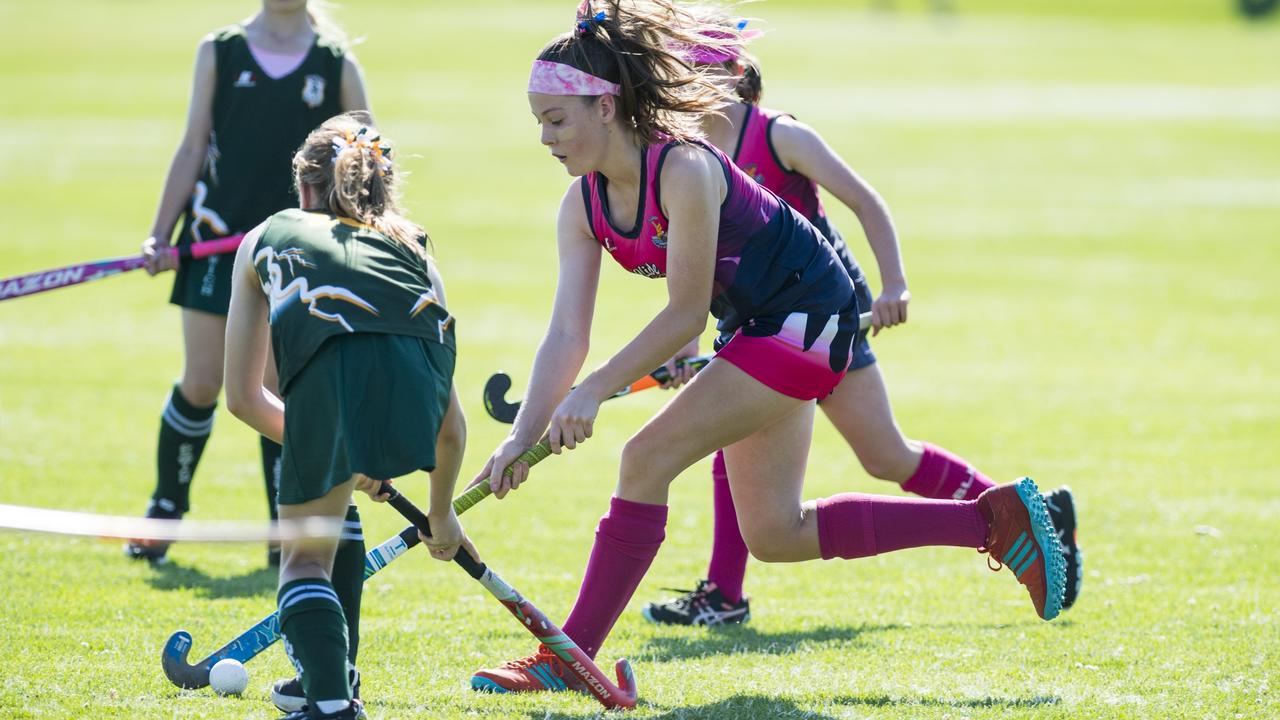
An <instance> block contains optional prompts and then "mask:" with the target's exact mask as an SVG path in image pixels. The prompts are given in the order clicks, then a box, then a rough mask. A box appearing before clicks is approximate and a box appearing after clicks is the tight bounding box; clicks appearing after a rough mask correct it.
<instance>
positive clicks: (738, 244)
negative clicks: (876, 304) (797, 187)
mask: <svg viewBox="0 0 1280 720" xmlns="http://www.w3.org/2000/svg"><path fill="white" fill-rule="evenodd" d="M697 144H698V145H699V146H700V147H702V148H704V149H706V150H707V151H708V152H710V153H712V154H713V155H714V156H715V157H716V159H717V160H718V161H719V162H720V166H721V168H722V169H723V170H724V175H725V180H726V181H727V183H728V192H727V193H726V195H725V199H724V201H723V202H722V203H721V205H720V229H719V236H718V237H717V239H716V268H715V278H714V283H713V290H712V300H711V308H710V310H711V313H712V314H713V315H714V316H715V317H716V318H717V320H718V322H717V324H716V327H717V329H718V330H719V331H720V341H719V342H725V341H727V340H728V338H729V337H730V336H731V335H732V334H733V333H734V332H735V331H737V330H739V329H741V330H742V331H743V332H744V333H746V334H749V335H760V336H768V335H774V334H776V333H778V332H779V331H780V330H781V329H782V324H783V323H784V322H785V321H786V319H787V317H788V316H789V315H792V314H794V313H804V314H807V315H809V316H810V317H811V322H812V324H813V326H814V333H815V336H816V333H818V332H820V331H821V330H822V328H824V327H826V325H827V323H828V321H829V320H830V319H831V318H832V317H833V316H839V317H840V319H841V321H840V325H841V330H842V335H844V336H845V337H843V338H841V339H843V342H839V340H838V341H837V342H836V343H833V348H832V353H833V355H832V364H833V365H835V364H837V363H838V362H843V361H845V360H846V359H847V352H848V349H849V345H850V342H851V340H852V338H853V337H854V335H856V333H857V328H858V308H857V304H858V302H857V300H856V299H855V297H854V287H853V281H852V280H851V278H850V276H849V273H848V272H847V271H846V270H845V268H844V266H843V265H842V263H841V262H840V259H839V258H838V257H837V256H836V253H835V250H834V249H833V248H832V246H831V245H830V244H829V243H828V242H827V241H826V239H825V238H824V237H823V235H822V233H820V232H819V231H818V230H817V229H816V228H814V226H813V224H812V223H810V222H809V221H808V220H806V219H805V218H804V217H803V216H801V215H800V214H799V213H797V212H796V211H795V210H793V209H792V208H791V206H789V205H787V204H786V203H785V202H783V201H782V200H781V199H780V198H779V197H778V196H777V195H775V194H773V193H772V192H771V191H769V190H768V189H766V188H764V187H763V186H761V185H760V184H759V183H757V182H755V181H754V180H753V179H751V178H750V177H748V176H747V174H746V173H744V172H743V171H742V170H741V169H740V168H739V167H738V166H737V165H735V164H734V163H733V162H732V161H731V160H730V159H729V157H728V156H727V155H725V154H724V153H723V152H721V151H720V150H719V149H718V148H715V147H713V146H711V145H708V144H706V143H701V142H699V143H697ZM678 145H679V143H678V142H668V143H662V144H655V145H650V146H648V147H646V148H643V149H642V150H640V152H641V166H640V167H641V171H640V172H641V177H640V187H641V192H642V193H643V195H642V197H641V198H640V202H639V203H638V204H637V209H636V217H635V219H634V221H633V222H632V223H631V227H630V228H626V229H620V228H618V227H617V226H616V225H614V223H613V221H612V219H611V218H610V215H609V208H608V192H607V191H608V182H609V181H608V178H606V177H604V176H603V175H601V174H600V173H591V174H589V175H587V176H586V177H584V178H583V179H582V182H581V187H582V196H583V202H584V203H585V204H586V210H587V217H588V220H589V222H590V223H591V231H592V234H593V235H594V236H595V239H596V241H597V242H599V243H600V244H601V245H602V246H603V247H604V249H605V251H606V252H608V253H609V254H610V255H611V256H612V257H613V259H614V260H616V261H617V262H618V263H619V264H620V265H622V267H623V268H625V269H626V270H629V271H631V272H633V273H636V274H638V275H643V276H645V277H649V278H661V277H666V274H667V227H668V220H667V216H666V214H665V213H663V211H662V196H661V191H662V189H661V187H660V182H659V180H660V178H661V175H662V165H663V163H664V161H665V160H666V157H667V153H668V152H670V151H671V149H672V148H674V147H677V146H678ZM837 354H839V355H841V357H840V358H837V357H836V355H837Z"/></svg>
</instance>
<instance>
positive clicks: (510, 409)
mask: <svg viewBox="0 0 1280 720" xmlns="http://www.w3.org/2000/svg"><path fill="white" fill-rule="evenodd" d="M870 327H871V313H869V312H864V313H862V314H861V315H859V316H858V331H859V332H862V331H865V330H867V329H868V328H870ZM714 357H715V355H714V354H712V355H699V356H698V357H692V358H685V359H684V360H681V361H679V362H677V363H676V365H677V366H687V367H691V368H693V370H694V372H697V371H698V370H701V369H702V368H703V367H705V366H706V364H707V363H709V362H711V359H712V358H714ZM670 379H671V373H670V372H668V371H667V368H666V366H665V365H664V366H662V367H660V368H658V369H657V370H654V371H653V372H651V373H649V374H648V375H645V376H644V377H642V378H640V379H639V380H637V381H635V382H633V383H631V384H630V385H628V386H627V387H624V388H622V389H621V390H619V391H618V392H616V393H614V394H612V395H610V396H609V397H607V398H605V399H606V400H612V399H614V398H620V397H624V396H627V395H630V394H631V393H634V392H639V391H641V390H648V389H649V388H654V387H658V386H659V385H662V384H663V383H665V382H667V381H669V380H670ZM510 389H511V376H510V375H507V374H506V373H504V372H499V373H494V374H493V375H491V376H490V377H489V380H488V381H487V382H486V383H485V384H484V409H485V411H487V412H488V413H489V417H491V418H493V419H494V420H497V421H498V422H501V423H506V424H508V425H510V424H511V423H513V422H515V421H516V413H518V412H520V405H521V403H522V402H523V401H522V400H517V401H515V402H513V403H512V402H507V391H509V390H510Z"/></svg>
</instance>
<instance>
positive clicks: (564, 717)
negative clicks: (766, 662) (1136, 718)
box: [529, 695, 1061, 720]
mask: <svg viewBox="0 0 1280 720" xmlns="http://www.w3.org/2000/svg"><path fill="white" fill-rule="evenodd" d="M1059 702H1061V699H1060V698H1058V697H1057V696H1052V695H1043V696H1036V697H1030V698H1001V697H985V698H965V699H954V700H952V699H948V698H933V697H900V698H895V697H890V696H888V695H844V696H838V697H832V698H815V699H813V700H810V701H807V702H804V703H797V702H796V701H793V700H787V699H785V698H779V697H775V696H770V695H735V696H733V697H731V698H728V699H726V700H721V701H720V702H716V703H710V704H708V705H699V706H695V707H685V708H670V709H664V708H661V707H659V706H657V705H654V704H651V703H647V702H645V701H644V700H643V698H642V699H641V700H640V703H639V705H637V708H642V709H645V710H648V711H651V712H652V711H656V712H660V713H662V714H661V715H658V716H657V717H658V718H661V719H663V720H713V719H719V718H726V719H727V718H734V719H735V720H736V719H737V718H797V719H799V718H803V719H804V720H836V718H837V716H835V715H828V714H825V713H823V712H822V709H823V708H824V707H825V708H827V709H830V708H831V707H832V706H840V707H847V706H855V705H856V706H864V707H878V708H891V707H892V708H909V707H913V706H917V707H942V708H955V709H957V710H965V709H975V708H996V709H1001V710H1025V709H1028V708H1036V707H1041V706H1045V705H1056V704H1058V703H1059ZM815 707H816V708H818V709H816V710H814V709H810V708H815ZM599 717H608V715H607V714H604V713H602V712H601V711H600V710H593V711H591V712H589V713H581V714H578V713H573V714H569V713H557V712H533V713H530V714H529V718H530V720H535V719H536V720H587V719H588V718H599Z"/></svg>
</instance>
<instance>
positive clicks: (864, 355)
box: [643, 18, 1082, 625]
mask: <svg viewBox="0 0 1280 720" xmlns="http://www.w3.org/2000/svg"><path fill="white" fill-rule="evenodd" d="M713 21H714V22H715V23H716V24H717V25H719V26H720V27H721V28H723V30H722V31H720V32H717V33H715V34H716V35H717V36H726V37H727V36H730V35H733V34H738V35H739V36H740V37H741V39H742V40H743V41H746V40H749V39H751V38H753V37H754V36H756V35H757V34H758V33H756V32H753V31H750V30H745V29H744V28H745V25H746V23H745V22H742V23H733V22H730V21H728V20H725V19H723V18H713ZM686 57H687V59H688V60H689V61H690V62H692V63H693V64H694V65H696V66H698V67H701V68H706V69H708V70H710V71H712V72H718V73H723V74H724V76H725V77H727V78H731V79H732V81H733V82H734V83H735V84H736V86H735V92H736V94H737V101H736V102H731V103H728V104H727V105H725V106H724V107H722V108H721V110H720V112H719V113H708V114H705V115H703V116H702V129H703V131H704V132H705V135H706V138H707V140H708V141H709V142H711V143H712V144H714V145H715V146H716V147H719V148H722V149H723V150H724V151H725V153H726V154H727V155H729V157H730V158H732V159H733V161H734V162H735V163H736V164H737V165H738V167H740V168H742V169H743V171H744V172H746V173H747V175H749V176H750V177H751V178H752V179H754V180H755V181H756V182H758V183H760V184H761V185H763V186H764V187H766V188H768V189H769V190H772V191H773V192H774V193H776V194H777V195H778V196H779V197H780V198H782V199H783V200H785V201H786V202H787V203H788V204H789V205H791V206H792V207H793V208H795V209H796V210H797V211H798V212H800V213H801V214H802V215H804V216H805V217H806V218H807V219H808V220H809V221H810V222H812V223H813V224H814V226H815V227H817V228H818V229H819V230H821V231H822V233H823V235H825V236H826V237H827V239H828V240H830V241H831V243H832V245H833V246H834V247H835V250H836V254H837V255H838V256H839V258H840V262H841V263H842V264H843V265H844V268H845V270H846V271H847V272H848V273H849V276H850V278H852V279H853V281H854V286H855V288H857V291H858V292H859V293H860V294H861V295H862V297H861V299H860V302H862V303H863V304H865V305H870V306H871V311H872V327H873V328H874V329H873V333H874V332H879V330H880V329H882V328H885V327H892V326H894V325H898V324H900V323H905V322H906V321H907V303H908V302H909V300H910V298H911V294H910V292H909V291H908V290H907V280H906V272H905V271H904V269H903V266H902V255H901V253H900V252H899V248H898V238H897V233H896V231H895V230H894V225H893V220H892V219H891V218H890V216H889V211H888V208H887V207H886V206H885V203H884V201H883V200H882V199H881V197H880V195H879V194H878V193H876V191H875V190H874V189H873V188H872V187H871V186H870V185H869V184H867V182H866V181H864V180H863V179H862V178H861V177H859V176H858V174H857V173H855V172H854V171H853V170H852V169H851V168H850V167H849V166H848V165H847V164H846V163H845V162H844V160H842V159H841V158H840V156H839V155H837V154H836V153H835V151H833V150H832V149H831V147H830V145H828V144H827V143H826V142H825V141H824V140H823V138H822V136H820V135H819V134H818V133H817V132H816V131H815V130H814V129H813V128H811V127H809V126H808V125H805V124H804V123H801V122H799V121H797V120H796V119H795V118H794V117H793V116H791V115H789V114H786V113H782V112H779V111H776V110H770V109H766V108H763V107H761V106H760V105H759V102H760V96H761V94H762V89H763V88H762V85H763V83H762V80H761V72H760V66H759V63H758V62H757V61H756V59H755V58H754V57H752V56H751V55H750V54H748V53H746V52H745V51H743V50H741V49H739V48H717V47H710V46H705V45H701V46H696V47H694V48H691V49H690V50H689V51H688V52H687V53H686ZM819 186H821V187H823V188H825V189H826V190H827V191H829V192H830V193H831V194H832V195H834V196H835V197H836V198H837V199H839V200H840V201H841V202H843V203H844V204H845V205H846V206H848V207H849V209H850V210H852V211H853V212H854V214H855V215H856V216H857V218H858V221H859V223H860V224H861V225H862V230H863V232H864V233H865V235H866V238H867V242H868V244H869V245H870V246H871V250H872V252H873V254H874V255H875V258H876V261H877V264H878V266H879V270H880V281H881V285H882V289H881V292H880V295H879V297H876V298H875V300H874V301H872V300H871V293H870V290H869V288H868V287H867V282H866V278H865V277H864V276H863V274H862V270H861V269H860V268H859V267H858V265H857V263H856V262H855V261H854V259H853V257H852V255H851V254H850V252H849V248H848V246H847V245H846V244H845V242H844V239H843V237H842V236H841V235H840V233H839V231H837V230H836V229H835V228H834V227H833V226H832V225H831V223H830V221H829V219H828V218H827V215H826V212H825V211H824V210H823V206H822V199H821V197H820V196H819V194H818V188H819ZM697 354H698V345H697V340H696V339H695V340H694V342H692V343H690V345H689V346H687V347H685V348H684V349H682V350H681V351H680V352H679V353H677V354H676V357H675V358H673V362H674V360H677V359H680V358H683V357H692V356H695V355H697ZM818 405H819V407H821V408H822V409H823V411H824V412H825V413H826V415H827V417H828V419H830V420H831V423H832V424H833V425H834V426H835V428H836V430H837V431H839V432H840V434H841V436H843V437H844V439H845V441H846V442H848V443H849V446H850V447H851V448H852V449H853V451H854V453H855V454H856V455H857V456H858V460H859V462H861V463H862V466H863V468H864V469H865V470H866V471H867V472H868V473H869V474H870V475H872V476H873V477H876V478H879V479H881V480H889V481H891V482H894V483H897V484H899V485H901V486H902V489H903V490H905V491H907V492H910V493H913V494H916V495H921V496H924V497H934V498H949V499H955V500H972V499H974V498H976V497H978V495H980V494H981V493H982V491H984V490H986V489H987V488H989V487H992V486H993V485H995V483H994V482H992V481H991V480H990V479H989V478H988V477H986V476H985V475H983V474H982V473H981V472H979V471H978V470H977V469H976V468H975V467H973V466H972V465H970V464H969V463H967V462H966V461H964V460H963V459H961V458H959V457H958V456H956V455H954V454H952V453H949V452H948V451H946V450H945V449H943V448H940V447H938V446H936V445H931V444H929V443H924V442H920V441H918V440H912V439H909V438H907V437H906V436H905V435H903V433H902V430H901V429H900V428H899V427H898V424H897V422H896V420H895V419H894V416H893V410H892V409H891V407H890V405H889V396H888V391H887V390H886V388H885V383H884V378H883V376H882V375H881V374H880V371H879V369H878V368H877V367H876V366H875V355H874V354H873V353H872V352H871V347H870V345H869V344H868V343H867V342H866V339H865V338H863V339H862V341H861V342H859V343H858V345H857V347H856V348H855V352H854V357H853V361H852V363H850V365H849V372H848V375H847V376H846V377H845V379H844V380H843V381H842V382H841V383H840V385H839V387H838V388H837V389H836V391H835V393H833V394H832V395H831V396H830V397H828V398H825V399H821V400H819V402H818ZM712 479H713V483H714V514H715V527H714V531H713V534H712V538H713V540H712V546H711V560H710V563H709V565H708V567H707V577H706V579H704V580H700V581H698V582H697V584H696V586H695V588H694V589H693V590H689V591H686V592H684V593H683V594H682V595H681V596H679V597H676V598H673V599H671V600H667V601H665V602H661V603H650V604H649V605H647V606H646V607H645V608H644V610H643V615H644V617H645V618H646V619H647V620H650V621H652V622H656V623H660V624H669V625H717V624H721V623H741V622H745V621H747V620H748V619H750V617H751V615H750V605H749V603H748V601H747V598H746V597H744V596H743V593H742V584H743V578H744V576H745V574H746V567H747V555H748V551H747V546H746V543H745V542H744V541H743V539H742V534H741V532H740V531H739V529H738V518H737V513H736V512H735V510H734V504H733V498H732V493H731V492H730V489H729V486H730V483H729V478H728V474H727V472H726V469H725V462H724V453H723V452H720V451H717V453H716V456H715V461H714V463H713V464H712ZM1045 502H1046V503H1047V505H1048V507H1049V511H1050V518H1051V519H1052V520H1053V523H1054V527H1055V529H1056V530H1057V532H1058V537H1059V539H1060V540H1061V541H1062V543H1063V549H1064V551H1065V553H1066V554H1065V556H1064V559H1065V561H1066V565H1067V581H1066V591H1065V595H1064V598H1063V604H1062V606H1063V609H1066V608H1069V607H1071V605H1072V604H1073V603H1074V602H1075V599H1076V595H1077V593H1078V591H1079V585H1080V583H1079V579H1080V578H1081V576H1082V562H1081V557H1082V555H1081V553H1080V549H1079V547H1078V545H1077V544H1076V542H1075V529H1076V514H1075V507H1074V502H1073V498H1072V495H1071V490H1070V489H1069V488H1067V487H1062V488H1059V489H1057V490H1055V491H1053V492H1052V493H1047V494H1046V495H1045Z"/></svg>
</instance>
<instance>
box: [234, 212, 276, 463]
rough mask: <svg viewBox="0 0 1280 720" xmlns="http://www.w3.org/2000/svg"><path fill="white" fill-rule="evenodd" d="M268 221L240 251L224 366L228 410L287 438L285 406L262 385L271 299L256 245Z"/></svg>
mask: <svg viewBox="0 0 1280 720" xmlns="http://www.w3.org/2000/svg"><path fill="white" fill-rule="evenodd" d="M263 227H264V226H263V225H259V226H258V227H256V228H254V229H253V230H252V231H250V232H249V233H248V234H247V235H246V236H245V239H244V242H242V243H240V249H239V250H237V251H236V264H235V267H234V269H233V270H232V271H231V308H230V310H229V311H228V312H227V344H226V348H227V349H226V359H225V365H224V368H223V376H224V378H225V380H224V382H225V386H224V387H225V389H226V394H227V409H228V410H230V411H231V414H232V415H235V416H236V417H238V418H240V419H241V420H243V421H244V422H245V424H247V425H248V426H249V427H251V428H253V429H254V430H257V431H258V432H259V433H261V434H262V435H265V436H266V437H268V438H270V439H271V440H274V441H276V442H277V443H283V442H284V404H283V403H282V402H281V401H280V399H279V398H277V397H276V396H275V395H273V394H271V392H269V391H268V390H267V389H266V388H264V387H263V386H262V372H263V370H264V369H265V368H266V365H267V349H268V347H269V343H270V330H269V328H268V325H267V297H266V295H264V294H263V292H262V286H261V285H260V284H259V282H258V275H257V273H256V272H254V270H253V248H254V246H255V245H257V244H258V237H259V236H260V235H261V234H262V229H263Z"/></svg>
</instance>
